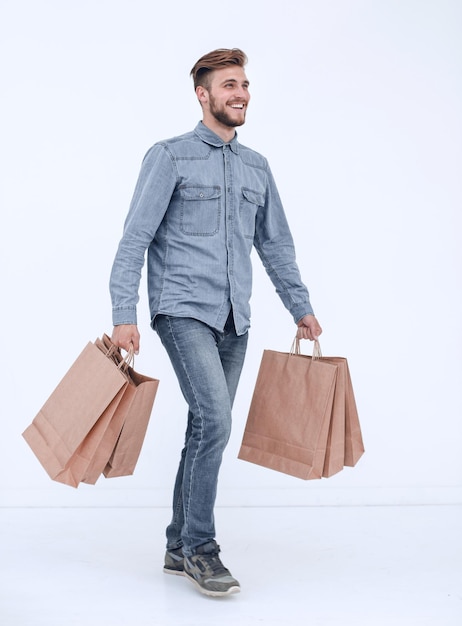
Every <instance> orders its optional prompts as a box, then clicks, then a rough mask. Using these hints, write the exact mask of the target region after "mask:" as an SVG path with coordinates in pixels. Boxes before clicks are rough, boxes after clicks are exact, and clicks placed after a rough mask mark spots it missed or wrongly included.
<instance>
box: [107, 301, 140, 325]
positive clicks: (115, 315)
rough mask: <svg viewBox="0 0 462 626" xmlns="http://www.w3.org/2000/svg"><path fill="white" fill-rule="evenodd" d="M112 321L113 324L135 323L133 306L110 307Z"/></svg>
mask: <svg viewBox="0 0 462 626" xmlns="http://www.w3.org/2000/svg"><path fill="white" fill-rule="evenodd" d="M112 323H113V325H114V326H120V325H121V324H135V325H136V324H137V323H138V322H137V318H136V308H135V307H128V306H127V307H115V308H113V309H112Z"/></svg>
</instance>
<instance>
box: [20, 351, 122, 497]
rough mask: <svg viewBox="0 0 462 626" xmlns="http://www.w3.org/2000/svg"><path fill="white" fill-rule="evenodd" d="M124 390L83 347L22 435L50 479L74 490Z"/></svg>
mask: <svg viewBox="0 0 462 626" xmlns="http://www.w3.org/2000/svg"><path fill="white" fill-rule="evenodd" d="M127 386H128V380H127V377H126V376H125V375H124V373H123V372H122V371H121V368H119V367H118V366H117V365H116V364H115V363H114V361H113V360H111V359H109V358H107V356H106V355H105V354H104V353H103V352H102V351H101V350H99V349H98V348H97V347H96V345H95V344H93V343H88V344H87V346H86V347H85V348H84V350H83V351H82V352H81V354H80V355H79V356H78V357H77V359H76V361H75V362H74V363H73V365H72V366H71V367H70V369H69V371H68V372H67V373H66V374H65V376H64V378H63V379H62V380H61V382H60V383H59V384H58V386H57V387H56V389H55V390H54V391H53V393H52V394H51V395H50V397H49V398H48V400H47V401H46V402H45V404H44V405H43V407H42V408H41V409H40V411H39V413H38V414H37V415H36V417H35V418H34V419H33V421H32V423H31V424H30V426H28V427H27V428H26V430H25V431H24V432H23V437H24V439H25V440H26V441H27V443H28V444H29V446H30V447H31V449H32V451H33V452H34V453H35V455H36V456H37V458H38V460H39V461H40V463H41V464H42V466H43V467H44V469H45V470H46V471H47V473H48V475H49V476H50V478H52V479H53V480H56V481H58V482H63V483H65V484H68V485H71V486H73V487H77V486H78V484H79V482H80V480H81V478H82V476H83V475H84V474H85V471H86V469H87V467H88V465H89V464H90V462H91V459H92V458H93V455H94V453H95V450H96V449H97V446H98V445H99V443H100V441H101V439H102V437H103V435H104V433H105V430H106V428H107V426H108V425H109V423H110V421H111V419H112V417H113V415H114V413H115V411H116V409H117V406H118V404H119V402H120V401H121V399H122V396H123V393H124V390H125V388H126V387H127Z"/></svg>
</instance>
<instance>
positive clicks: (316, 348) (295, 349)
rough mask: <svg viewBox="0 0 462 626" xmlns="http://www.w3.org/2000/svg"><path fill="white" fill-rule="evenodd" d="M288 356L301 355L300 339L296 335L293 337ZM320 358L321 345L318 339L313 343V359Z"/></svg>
mask: <svg viewBox="0 0 462 626" xmlns="http://www.w3.org/2000/svg"><path fill="white" fill-rule="evenodd" d="M290 354H302V351H301V349H300V339H299V337H298V335H295V338H294V340H293V342H292V347H291V348H290ZM321 357H322V352H321V345H320V343H319V340H318V339H315V340H314V342H313V357H312V358H313V359H320V358H321Z"/></svg>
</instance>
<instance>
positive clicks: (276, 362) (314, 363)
mask: <svg viewBox="0 0 462 626" xmlns="http://www.w3.org/2000/svg"><path fill="white" fill-rule="evenodd" d="M337 369H338V368H337V365H336V364H334V363H328V362H327V361H320V360H314V359H311V358H306V357H305V356H303V355H300V354H295V353H294V352H293V351H291V352H290V353H283V352H275V351H272V350H265V351H264V353H263V357H262V361H261V365H260V369H259V373H258V377H257V381H256V385H255V390H254V394H253V397H252V402H251V405H250V410H249V415H248V418H247V423H246V426H245V431H244V436H243V439H242V444H241V448H240V451H239V458H240V459H242V460H245V461H249V462H251V463H256V464H258V465H262V466H264V467H268V468H270V469H274V470H277V471H280V472H283V473H286V474H290V475H292V476H296V477H298V478H303V479H305V480H307V479H313V478H321V476H322V474H323V471H324V463H325V456H326V447H327V441H328V435H329V427H330V421H331V415H332V405H333V401H334V391H335V385H336V380H337Z"/></svg>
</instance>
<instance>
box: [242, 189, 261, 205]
mask: <svg viewBox="0 0 462 626" xmlns="http://www.w3.org/2000/svg"><path fill="white" fill-rule="evenodd" d="M242 195H243V196H244V198H245V199H246V200H247V202H250V203H251V204H256V205H257V206H264V205H265V197H264V195H263V194H262V193H260V192H259V191H253V189H247V187H243V188H242Z"/></svg>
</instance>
